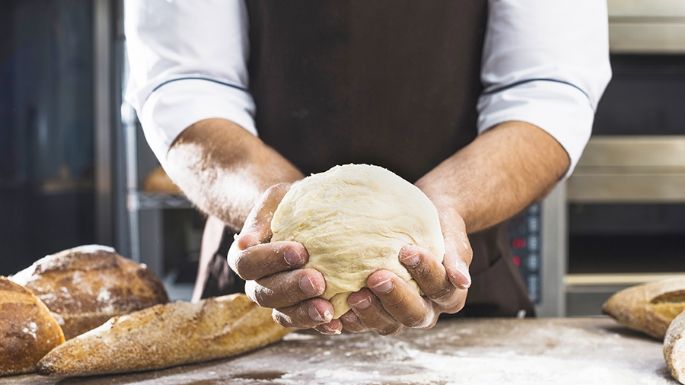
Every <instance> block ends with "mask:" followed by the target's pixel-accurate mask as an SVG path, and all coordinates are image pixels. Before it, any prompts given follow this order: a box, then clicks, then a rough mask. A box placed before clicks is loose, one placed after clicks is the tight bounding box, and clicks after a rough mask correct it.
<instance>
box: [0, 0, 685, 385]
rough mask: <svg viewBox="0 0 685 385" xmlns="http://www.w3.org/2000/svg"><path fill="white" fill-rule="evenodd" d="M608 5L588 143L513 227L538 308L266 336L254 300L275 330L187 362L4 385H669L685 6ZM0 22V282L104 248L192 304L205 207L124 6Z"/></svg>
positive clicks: (5, 12) (69, 9)
mask: <svg viewBox="0 0 685 385" xmlns="http://www.w3.org/2000/svg"><path fill="white" fill-rule="evenodd" d="M598 1H599V0H598ZM608 11H609V44H610V52H611V53H610V57H611V65H612V71H613V75H612V79H611V82H610V83H609V85H608V87H607V89H606V91H605V93H604V96H603V97H602V99H601V101H600V103H599V107H598V108H597V111H596V117H595V121H594V126H593V133H592V137H591V139H590V142H589V144H588V145H587V147H586V149H585V152H584V154H583V156H582V158H581V160H580V162H579V164H578V166H577V168H576V169H575V172H574V173H573V175H571V176H570V177H569V178H568V179H567V180H565V181H563V182H561V183H559V184H558V185H557V186H556V187H555V188H554V190H553V191H551V192H550V193H549V194H548V195H547V196H546V197H545V198H544V199H543V200H541V201H539V202H536V203H534V204H533V205H531V206H530V207H528V208H527V209H526V210H525V211H523V212H522V213H520V214H518V215H517V216H516V217H514V218H513V219H512V220H511V222H510V224H509V239H510V246H511V248H512V250H513V257H512V258H513V263H514V264H515V265H516V266H517V267H518V269H519V272H520V274H521V277H522V279H523V281H524V282H525V285H526V288H527V290H528V295H529V296H530V299H531V300H532V302H533V303H534V304H535V310H536V314H537V317H536V318H534V319H525V320H524V319H520V320H506V319H492V320H487V321H484V322H483V321H479V320H473V319H466V318H465V319H458V320H449V321H444V322H443V321H441V322H439V323H438V326H437V327H436V328H435V329H433V330H412V331H408V332H405V333H403V334H401V335H398V336H385V337H384V336H364V335H346V334H343V335H341V336H332V337H331V336H320V335H317V334H316V333H311V332H298V333H291V334H289V335H288V336H286V337H285V340H284V341H280V342H276V341H278V340H279V339H280V338H281V337H282V335H284V334H286V333H285V332H283V331H281V330H271V329H269V328H270V327H271V326H263V325H262V326H260V325H261V324H259V322H269V320H270V317H269V316H268V313H269V312H268V311H267V312H266V313H267V317H266V318H268V319H267V320H266V321H264V320H261V321H259V320H260V318H259V317H258V316H257V315H255V314H257V313H258V315H259V316H263V315H264V314H263V313H260V312H259V311H261V310H263V309H252V308H250V309H249V310H246V311H249V312H252V313H249V314H250V317H252V318H250V317H247V318H245V319H246V320H247V321H246V322H247V323H250V322H254V325H255V327H258V328H262V327H263V331H264V333H267V334H269V333H271V334H269V337H270V338H272V339H273V341H272V340H269V341H267V340H260V341H256V342H255V341H252V342H250V343H247V345H248V346H247V347H246V348H245V349H243V350H239V349H237V348H236V349H232V350H231V349H229V350H230V351H229V352H221V353H218V355H215V356H212V357H211V358H206V357H205V358H204V359H201V360H195V361H193V362H194V363H190V364H185V365H179V363H184V362H190V361H183V358H178V361H176V362H177V363H176V364H170V365H168V366H171V368H168V369H165V368H162V367H159V368H155V367H151V369H152V370H150V368H145V367H136V366H135V365H132V366H131V367H130V368H129V369H128V370H127V368H126V367H125V365H123V366H121V367H120V368H119V369H117V370H115V371H114V372H119V374H113V373H112V372H106V371H104V372H102V371H101V372H98V371H97V370H95V371H93V372H90V373H89V374H86V375H89V376H88V377H83V378H81V379H78V380H75V379H74V380H72V379H68V378H69V377H70V376H71V375H72V374H69V373H70V372H68V370H66V371H64V372H59V371H57V372H56V373H57V374H56V377H55V376H39V375H37V374H35V373H33V374H31V373H29V374H22V375H19V376H6V377H1V376H0V384H4V383H7V384H55V383H59V384H69V383H78V384H90V383H92V384H100V383H102V384H133V383H144V384H153V383H154V384H157V383H159V384H223V383H236V384H253V383H254V384H257V383H339V384H348V383H374V384H375V383H379V384H380V383H412V384H413V383H417V384H419V383H421V384H423V383H462V382H461V381H463V383H470V384H479V383H484V384H485V383H493V382H495V381H501V380H503V379H509V380H511V382H512V383H538V381H540V382H539V383H588V384H594V383H600V382H602V383H606V384H614V383H616V384H619V383H621V384H633V383H634V384H643V383H650V384H662V383H663V384H677V383H678V382H677V381H676V380H674V379H672V378H671V372H670V371H669V368H670V367H669V366H667V363H666V361H664V352H665V351H664V350H663V349H664V347H663V346H662V341H663V338H664V333H666V328H668V326H669V323H670V320H671V319H673V318H674V317H675V316H676V315H678V313H679V311H682V310H684V309H685V5H683V3H682V2H681V1H679V0H658V1H657V0H654V1H644V0H643V1H640V0H609V1H608ZM0 30H1V31H2V33H0V121H1V122H2V123H1V124H0V213H2V214H3V220H2V221H1V222H0V226H2V231H0V245H2V253H1V254H2V258H0V275H2V276H12V275H13V274H15V273H17V272H19V271H21V270H23V269H25V268H27V267H29V266H31V265H32V264H33V263H34V262H35V261H37V260H39V259H40V258H43V257H44V256H46V255H51V254H55V253H57V252H59V251H61V250H66V249H70V248H72V247H75V246H79V245H107V246H110V247H112V248H114V249H115V250H116V252H117V253H118V254H120V255H121V256H125V257H126V258H127V259H129V260H130V261H132V262H134V263H136V265H131V266H130V268H131V269H138V268H140V267H138V266H139V265H137V264H139V263H140V264H144V265H145V266H146V271H147V272H148V273H151V274H152V275H154V276H156V277H158V278H159V281H161V283H162V284H163V287H164V288H163V289H161V290H163V291H166V295H165V296H168V300H169V301H172V302H173V301H185V302H188V301H191V299H192V298H191V297H192V294H193V289H194V285H195V281H196V276H197V269H198V268H197V266H198V260H199V258H200V246H201V243H202V238H203V229H204V225H205V220H206V216H205V215H204V214H203V213H201V212H200V211H199V210H198V209H197V208H195V207H194V206H193V205H192V204H191V203H190V201H189V200H188V199H186V198H185V197H184V195H183V193H182V192H181V191H180V189H179V188H178V187H176V186H175V185H174V184H173V182H172V181H171V180H170V179H169V177H168V176H167V175H166V174H165V173H164V171H163V170H162V169H161V167H160V165H159V163H158V161H157V159H156V158H155V156H154V154H153V152H152V151H151V150H150V148H149V147H148V145H147V142H146V140H145V137H144V135H143V132H142V129H141V127H140V122H139V121H138V119H137V116H136V113H135V111H134V110H133V109H132V107H131V106H129V105H127V104H126V103H124V102H123V92H124V87H125V84H126V80H127V76H128V72H127V71H128V70H127V64H126V53H125V44H126V37H125V34H124V32H123V1H119V0H9V1H3V2H2V3H0ZM127 266H128V265H127ZM146 274H147V273H146ZM102 278H103V279H104V278H105V277H102ZM25 282H31V279H30V278H29V279H28V280H27V281H25ZM659 282H666V284H664V285H667V286H668V290H666V289H664V288H663V287H657V288H651V287H650V288H651V289H647V290H646V291H645V292H644V293H642V292H640V294H639V295H637V297H640V296H642V297H640V298H637V299H635V298H632V299H630V300H629V301H628V300H627V301H628V302H630V301H637V302H639V301H642V302H644V304H643V303H639V304H638V303H637V302H636V303H633V304H632V305H631V306H642V308H640V309H641V310H635V309H631V308H629V309H628V310H625V312H627V313H621V312H622V311H623V310H620V309H619V310H617V311H616V312H617V313H618V315H617V314H612V316H613V317H614V318H619V319H620V323H621V324H626V323H628V324H631V322H632V323H635V322H638V323H640V322H646V323H648V324H649V325H647V326H645V325H644V324H642V325H641V326H637V327H635V326H633V327H631V328H632V329H636V328H637V330H638V331H632V330H630V329H628V328H626V327H625V326H620V325H619V323H616V322H615V321H613V320H611V318H609V317H608V316H607V314H606V313H607V310H606V309H607V305H606V304H608V303H610V302H607V301H608V300H609V298H612V296H614V295H615V294H616V293H617V292H620V291H622V290H625V289H628V288H631V287H644V286H641V285H650V284H651V285H655V284H656V283H659ZM648 287H649V286H648ZM2 288H3V286H0V289H2ZM148 289H149V288H148ZM150 290H152V289H150ZM154 290H160V289H159V288H156V289H154ZM650 290H652V291H650ZM624 293H625V292H624ZM39 297H40V296H39ZM613 298H616V297H613ZM0 299H2V297H1V296H0ZM620 299H621V298H618V300H620ZM231 301H233V302H237V304H236V305H235V306H237V307H241V308H246V309H247V308H248V307H249V306H250V305H253V304H251V303H243V302H241V301H243V299H242V298H238V299H232V300H231ZM161 302H166V298H165V299H164V300H163V301H161ZM157 303H159V302H157ZM152 304H154V303H151V304H150V305H152ZM603 305H604V311H603ZM624 305H625V304H624ZM216 306H226V304H225V303H220V304H217V305H216ZM625 306H628V305H625ZM650 306H651V307H653V308H654V309H653V310H649V309H651V307H650ZM48 307H50V306H48ZM9 309H10V308H4V307H2V314H0V317H6V316H9V314H10V312H11V310H9ZM645 309H647V310H645ZM50 310H51V311H52V312H55V311H54V310H53V309H50ZM178 311H179V312H180V311H181V310H178ZM650 311H653V312H654V314H652V313H649V312H650ZM662 311H663V312H662ZM609 312H611V310H610V311H609ZM666 313H668V314H669V315H667V316H664V315H663V314H666ZM179 314H180V313H179ZM173 316H174V315H170V317H173ZM179 317H181V316H179ZM650 317H655V318H656V320H653V319H652V320H650V319H649V318H650ZM660 317H661V318H660ZM663 317H666V318H668V322H666V321H664V318H663ZM12 322H16V321H12ZM650 322H652V323H650ZM664 322H666V323H665V324H664ZM683 324H684V325H685V321H684V322H683ZM0 325H2V321H0ZM654 325H657V326H654ZM677 326H678V325H675V323H674V325H671V329H673V330H669V332H673V333H675V332H678V331H680V336H681V337H682V338H683V341H680V340H678V338H676V337H673V336H671V337H670V338H671V342H672V343H674V344H675V346H676V348H673V347H671V348H668V349H666V350H667V354H666V357H667V358H666V359H667V360H668V359H669V358H672V359H673V360H675V361H676V363H675V364H673V365H672V366H675V367H676V369H672V368H670V369H671V370H673V373H675V371H677V369H678V365H679V370H680V375H681V377H680V381H685V336H683V330H682V329H685V326H681V327H680V330H679V329H678V327H677ZM655 328H656V329H655ZM0 330H1V328H0ZM146 330H147V329H144V328H142V329H141V330H140V331H139V333H140V335H142V334H144V333H145V332H146ZM260 330H261V329H260ZM640 331H641V332H642V333H640ZM645 333H646V334H647V335H645ZM77 334H78V333H77ZM229 334H230V333H229ZM75 335H76V334H74V336H75ZM65 336H66V333H65ZM669 336H670V334H669ZM0 337H2V336H0ZM131 338H135V336H133V337H131ZM172 338H178V337H177V336H173V337H172ZM184 338H186V337H184ZM227 338H228V339H227V340H226V341H227V342H224V343H226V344H238V345H240V344H241V342H240V340H239V339H233V338H236V337H234V336H232V335H229V336H228V337H227ZM666 338H667V341H668V338H669V337H666ZM674 338H675V339H676V340H675V341H674V340H673V339H674ZM67 339H68V338H67ZM271 343H273V344H271ZM188 344H189V345H188V346H191V347H192V346H196V349H201V346H202V345H201V344H197V342H188ZM193 344H197V345H193ZM265 344H271V345H269V346H267V347H262V346H263V345H265ZM678 344H680V345H678ZM2 345H3V343H2V342H1V341H0V350H2V349H3V348H2ZM256 348H260V349H258V350H255V351H253V350H252V349H256ZM678 349H680V350H678ZM245 351H248V353H245ZM112 352H114V353H113V354H116V350H112ZM143 354H151V352H150V351H147V352H144V353H143ZM236 354H239V355H238V356H237V357H236V358H232V357H231V356H233V355H236ZM298 355H304V356H305V358H301V359H299V360H298V358H297V357H298ZM678 355H679V357H680V358H679V360H680V361H678V357H677V356H678ZM0 357H1V356H0ZM207 357H209V356H207ZM222 357H223V358H222ZM673 357H675V358H673ZM216 358H219V359H218V360H217V359H216ZM2 360H9V361H12V360H17V361H18V360H19V358H18V357H17V356H14V357H12V356H5V357H3V358H2ZM115 361H116V360H115ZM123 361H124V360H122V362H123ZM198 361H200V362H199V363H197V362H198ZM203 361H207V362H203ZM589 362H592V363H593V364H592V365H590V366H588V365H587V363H589ZM299 365H302V367H301V368H299V369H294V368H298V367H300V366H299ZM603 365H604V366H603ZM669 365H670V364H669ZM66 366H69V365H66ZM76 366H78V365H76ZM0 367H2V364H1V363H0ZM492 367H496V368H497V369H494V370H493V369H492ZM122 368H123V369H122ZM488 368H490V369H488ZM488 370H490V371H491V372H490V374H489V375H490V377H488V375H487V374H488ZM129 372H131V373H129ZM60 373H61V374H60ZM121 373H123V374H121ZM92 374H95V376H90V375H92ZM562 374H563V375H562ZM81 375H82V374H76V376H81ZM674 376H675V374H674ZM453 377H454V378H457V380H455V381H456V382H450V381H452V380H450V378H453ZM459 378H461V380H458V379H459ZM446 379H447V380H446ZM72 381H73V382H72ZM682 383H685V382H682Z"/></svg>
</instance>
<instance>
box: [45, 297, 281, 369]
mask: <svg viewBox="0 0 685 385" xmlns="http://www.w3.org/2000/svg"><path fill="white" fill-rule="evenodd" d="M287 333H288V329H286V328H284V327H282V326H280V325H278V324H276V323H275V322H274V321H273V320H272V318H271V310H270V309H266V308H262V307H259V306H257V305H256V304H255V303H253V302H252V301H250V300H249V299H248V298H247V297H246V296H245V295H243V294H234V295H229V296H224V297H217V298H210V299H206V300H202V301H200V302H197V303H190V302H175V303H169V304H166V305H157V306H154V307H151V308H148V309H144V310H140V311H137V312H135V313H131V314H128V315H124V316H119V317H114V318H112V319H111V320H109V321H108V322H106V323H105V324H103V325H102V326H100V327H98V328H96V329H93V330H91V331H89V332H88V333H85V334H82V335H80V336H78V337H76V338H74V339H72V340H69V341H67V342H66V343H64V344H62V345H60V346H59V347H57V348H56V349H54V350H53V351H51V352H50V353H49V354H48V355H46V356H45V357H44V358H43V359H42V360H41V361H40V363H39V364H38V371H39V373H41V374H45V375H57V376H89V375H96V374H106V373H124V372H135V371H141V370H150V369H161V368H167V367H170V366H176V365H181V364H188V363H193V362H202V361H208V360H213V359H217V358H224V357H230V356H234V355H237V354H240V353H244V352H247V351H249V350H253V349H256V348H259V347H261V346H265V345H268V344H270V343H273V342H275V341H278V340H280V339H281V338H282V337H283V336H284V335H286V334H287Z"/></svg>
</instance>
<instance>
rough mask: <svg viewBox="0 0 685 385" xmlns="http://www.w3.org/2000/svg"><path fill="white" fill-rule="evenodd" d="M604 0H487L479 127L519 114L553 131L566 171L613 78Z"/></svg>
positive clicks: (587, 135) (582, 145)
mask: <svg viewBox="0 0 685 385" xmlns="http://www.w3.org/2000/svg"><path fill="white" fill-rule="evenodd" d="M606 6H607V5H606V1H601V0H490V1H489V19H488V27H487V31H486V37H485V45H484V52H483V63H482V69H481V80H482V82H483V86H484V91H483V93H482V95H481V97H480V100H479V103H478V111H479V117H478V130H479V132H483V131H485V130H487V129H489V128H491V127H493V126H495V125H497V124H499V123H502V122H505V121H509V120H520V121H525V122H528V123H531V124H534V125H536V126H538V127H540V128H542V129H543V130H545V131H546V132H548V133H549V134H550V135H551V136H552V137H554V138H555V139H556V140H557V141H558V142H559V143H560V144H561V145H562V146H563V147H564V149H565V150H566V152H567V153H568V156H569V159H570V164H571V165H570V167H569V170H568V173H567V175H570V174H571V172H573V169H574V168H575V165H576V164H577V162H578V159H579V158H580V155H581V154H582V152H583V149H584V148H585V145H586V144H587V141H588V139H589V138H590V133H591V130H592V122H593V119H594V113H595V108H596V107H597V102H598V101H599V99H600V97H601V96H602V93H603V92H604V88H605V87H606V85H607V83H608V82H609V79H610V78H611V67H610V64H609V48H608V18H607V9H606Z"/></svg>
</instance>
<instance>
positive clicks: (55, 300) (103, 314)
mask: <svg viewBox="0 0 685 385" xmlns="http://www.w3.org/2000/svg"><path fill="white" fill-rule="evenodd" d="M10 279H11V280H13V281H14V282H16V283H18V284H21V285H23V286H25V287H26V288H27V289H29V290H31V291H32V292H33V293H34V294H35V295H36V296H38V298H40V299H41V301H43V302H44V303H45V305H46V306H47V307H48V308H49V309H50V311H51V312H53V313H54V315H55V317H56V318H57V320H58V322H60V324H61V326H62V330H63V331H64V335H65V337H66V338H67V339H70V338H73V337H75V336H77V335H79V334H81V333H84V332H86V331H88V330H90V329H93V328H95V327H97V326H100V325H101V324H102V323H103V322H105V321H107V320H108V319H110V318H111V317H114V316H117V315H122V314H127V313H130V312H132V311H136V310H140V309H144V308H146V307H150V306H153V305H157V304H161V303H166V302H168V297H167V294H166V291H165V290H164V286H163V285H162V283H161V282H160V280H159V279H158V278H157V277H155V275H154V274H152V272H151V271H149V270H148V269H147V267H146V266H145V265H141V264H138V263H136V262H134V261H131V260H129V259H126V258H124V257H122V256H121V255H119V254H117V253H116V251H114V249H112V248H110V247H105V246H99V245H88V246H80V247H75V248H73V249H68V250H64V251H61V252H59V253H56V254H53V255H48V256H46V257H44V258H42V259H40V260H38V261H36V262H35V263H34V264H33V265H31V266H30V267H28V268H26V269H24V270H22V271H21V272H19V273H17V274H15V275H13V276H12V277H10Z"/></svg>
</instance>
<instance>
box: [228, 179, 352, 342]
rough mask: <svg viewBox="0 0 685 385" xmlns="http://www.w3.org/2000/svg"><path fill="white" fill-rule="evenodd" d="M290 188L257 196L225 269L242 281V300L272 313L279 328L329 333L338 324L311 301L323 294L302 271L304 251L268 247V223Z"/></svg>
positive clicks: (325, 304) (290, 245) (284, 245)
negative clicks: (246, 300)
mask: <svg viewBox="0 0 685 385" xmlns="http://www.w3.org/2000/svg"><path fill="white" fill-rule="evenodd" d="M290 186H291V185H290V184H289V183H288V184H285V183H284V184H277V185H274V186H272V187H270V188H269V189H268V190H266V191H265V192H264V194H262V196H261V198H260V199H259V201H258V202H257V204H255V206H254V207H253V208H252V210H251V211H250V213H249V215H248V218H247V219H246V221H245V224H244V226H243V229H242V231H241V232H240V234H238V236H237V237H236V239H235V241H234V242H233V244H232V245H231V248H230V249H229V251H228V264H229V266H230V267H231V269H233V271H235V272H236V274H238V275H239V276H240V277H241V278H243V279H244V280H245V281H246V282H245V294H247V296H248V297H250V298H251V299H252V300H253V301H254V302H256V303H257V304H259V305H260V306H263V307H269V308H272V309H273V311H272V316H273V318H274V320H275V321H276V322H278V323H279V324H281V325H283V326H285V327H291V328H317V330H320V331H321V332H324V333H335V331H336V330H337V329H335V327H336V326H337V327H339V326H340V321H338V320H332V318H333V306H332V305H331V303H330V302H329V301H327V300H325V299H322V298H317V297H319V296H320V295H321V294H323V292H324V290H325V289H326V283H325V281H324V278H323V275H321V273H319V272H318V271H317V270H314V269H306V268H303V266H304V265H305V264H306V263H307V261H308V259H309V255H308V254H307V250H306V249H305V247H304V246H303V245H302V244H301V243H298V242H291V241H279V242H271V236H272V234H271V219H272V218H273V215H274V212H275V211H276V208H277V207H278V204H279V203H280V202H281V200H282V199H283V197H284V196H285V194H286V193H287V192H288V190H289V189H290ZM322 325H323V326H322ZM331 325H332V327H333V329H331Z"/></svg>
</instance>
